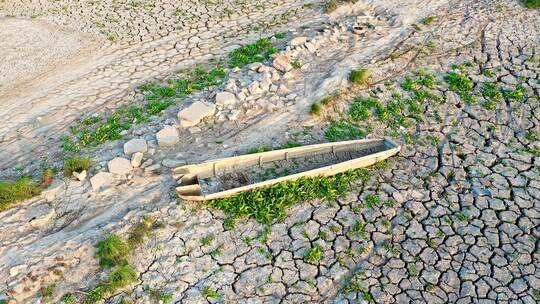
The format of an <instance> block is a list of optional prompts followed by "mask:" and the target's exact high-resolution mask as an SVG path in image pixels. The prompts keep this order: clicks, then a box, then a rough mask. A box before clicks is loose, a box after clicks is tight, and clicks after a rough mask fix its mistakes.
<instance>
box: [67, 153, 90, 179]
mask: <svg viewBox="0 0 540 304" xmlns="http://www.w3.org/2000/svg"><path fill="white" fill-rule="evenodd" d="M91 165H92V161H91V160H90V157H70V158H68V159H66V161H65V162H64V176H65V177H71V176H72V175H73V172H81V171H84V170H88V169H90V166H91Z"/></svg>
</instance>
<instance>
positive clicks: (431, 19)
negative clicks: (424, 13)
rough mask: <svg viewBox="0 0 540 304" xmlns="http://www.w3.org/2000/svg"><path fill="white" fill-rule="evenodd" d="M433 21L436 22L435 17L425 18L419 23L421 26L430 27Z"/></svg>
mask: <svg viewBox="0 0 540 304" xmlns="http://www.w3.org/2000/svg"><path fill="white" fill-rule="evenodd" d="M435 21H437V17H435V16H429V17H426V18H424V19H422V20H420V23H422V24H423V25H426V26H429V25H432V24H433V22H435Z"/></svg>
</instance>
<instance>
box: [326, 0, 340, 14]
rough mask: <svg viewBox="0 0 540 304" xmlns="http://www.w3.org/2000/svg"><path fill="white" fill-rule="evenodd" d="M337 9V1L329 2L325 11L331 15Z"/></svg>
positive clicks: (330, 0)
mask: <svg viewBox="0 0 540 304" xmlns="http://www.w3.org/2000/svg"><path fill="white" fill-rule="evenodd" d="M337 8H338V4H337V0H329V1H328V2H326V4H325V5H324V11H325V12H327V13H331V12H333V11H335V10H337Z"/></svg>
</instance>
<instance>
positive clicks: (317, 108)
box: [309, 101, 323, 116]
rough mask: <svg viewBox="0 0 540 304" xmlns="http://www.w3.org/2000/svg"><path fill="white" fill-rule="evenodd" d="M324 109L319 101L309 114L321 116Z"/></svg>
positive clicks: (312, 106) (314, 104) (313, 105)
mask: <svg viewBox="0 0 540 304" xmlns="http://www.w3.org/2000/svg"><path fill="white" fill-rule="evenodd" d="M322 109H323V107H322V105H321V103H320V102H318V101H317V102H315V103H313V104H312V105H311V109H310V111H309V113H311V114H313V115H317V116H319V115H320V114H321V112H322Z"/></svg>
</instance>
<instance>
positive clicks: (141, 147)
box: [124, 138, 148, 155]
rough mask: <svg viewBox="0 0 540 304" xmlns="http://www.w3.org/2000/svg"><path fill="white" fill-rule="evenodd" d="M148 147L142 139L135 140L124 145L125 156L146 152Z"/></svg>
mask: <svg viewBox="0 0 540 304" xmlns="http://www.w3.org/2000/svg"><path fill="white" fill-rule="evenodd" d="M147 150H148V145H147V144H146V140H144V139H142V138H133V139H131V140H129V141H128V142H126V143H125V144H124V154H126V155H131V154H133V153H135V152H143V153H144V152H146V151H147Z"/></svg>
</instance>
